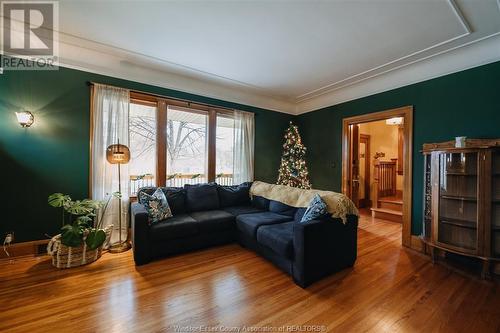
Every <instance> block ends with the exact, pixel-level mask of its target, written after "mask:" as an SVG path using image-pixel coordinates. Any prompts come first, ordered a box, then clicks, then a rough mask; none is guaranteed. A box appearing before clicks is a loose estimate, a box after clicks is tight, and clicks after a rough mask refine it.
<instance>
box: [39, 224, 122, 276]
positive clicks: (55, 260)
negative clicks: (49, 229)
mask: <svg viewBox="0 0 500 333" xmlns="http://www.w3.org/2000/svg"><path fill="white" fill-rule="evenodd" d="M112 230H113V225H110V226H107V227H106V228H104V232H105V233H106V240H105V241H104V243H103V245H101V246H99V247H98V248H97V249H95V250H88V249H87V244H86V243H85V242H83V245H80V246H79V247H69V246H66V245H64V244H62V243H61V234H59V235H56V236H54V237H52V239H51V240H50V242H49V245H47V253H48V254H49V255H50V256H52V265H53V266H54V267H57V268H71V267H78V266H82V265H86V264H90V263H91V262H94V261H96V260H97V259H99V258H100V257H101V254H102V248H103V246H104V245H105V244H107V243H108V242H109V239H110V238H111V231H112Z"/></svg>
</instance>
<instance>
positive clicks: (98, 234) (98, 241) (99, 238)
mask: <svg viewBox="0 0 500 333" xmlns="http://www.w3.org/2000/svg"><path fill="white" fill-rule="evenodd" d="M105 240H106V233H105V232H104V230H102V229H92V230H91V231H90V232H89V234H88V235H87V238H86V239H85V243H86V244H87V246H88V247H89V249H91V250H95V249H97V248H98V247H99V246H101V245H102V244H104V241H105Z"/></svg>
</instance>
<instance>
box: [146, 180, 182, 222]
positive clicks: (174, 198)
mask: <svg viewBox="0 0 500 333" xmlns="http://www.w3.org/2000/svg"><path fill="white" fill-rule="evenodd" d="M157 188H158V187H142V188H141V189H140V190H139V191H138V192H137V198H138V199H139V202H141V200H140V198H141V193H147V194H149V195H152V194H153V193H154V192H155V191H156V189H157ZM161 189H162V191H163V193H165V197H166V198H167V201H168V204H169V206H170V210H171V211H172V214H173V215H176V214H184V213H185V212H186V191H185V190H184V188H182V187H161ZM141 203H142V202H141Z"/></svg>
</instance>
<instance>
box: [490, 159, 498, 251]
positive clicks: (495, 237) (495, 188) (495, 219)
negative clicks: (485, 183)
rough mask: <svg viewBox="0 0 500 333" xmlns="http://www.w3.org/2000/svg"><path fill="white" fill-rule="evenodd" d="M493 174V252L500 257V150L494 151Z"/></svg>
mask: <svg viewBox="0 0 500 333" xmlns="http://www.w3.org/2000/svg"><path fill="white" fill-rule="evenodd" d="M491 167H492V170H491V171H492V174H491V181H492V184H491V218H492V220H491V228H492V230H491V237H492V245H491V249H492V254H493V256H494V257H500V151H498V150H497V151H493V152H492V165H491Z"/></svg>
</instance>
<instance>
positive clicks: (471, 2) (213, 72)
mask: <svg viewBox="0 0 500 333" xmlns="http://www.w3.org/2000/svg"><path fill="white" fill-rule="evenodd" d="M59 10H60V32H61V34H60V40H61V41H62V43H61V50H60V55H61V63H62V64H67V65H69V66H73V67H78V68H83V69H89V70H93V71H96V72H104V73H105V74H114V75H118V76H122V77H125V78H129V79H138V80H139V81H141V82H145V83H152V84H160V85H162V86H167V87H169V88H174V89H180V90H185V91H189V92H194V93H201V94H204V95H207V96H211V97H217V98H222V99H228V100H232V101H235V102H242V103H244V104H252V105H256V106H261V107H268V108H271V109H275V110H279V111H285V112H290V113H300V112H305V111H310V110H313V109H315V108H318V107H322V106H327V105H329V104H328V103H330V104H335V103H337V102H339V101H342V99H344V100H347V99H352V98H357V97H360V96H362V95H367V94H369V93H373V92H376V91H382V90H384V89H389V88H393V87H394V86H397V85H401V84H405V82H396V81H393V82H389V81H388V80H387V79H385V78H384V76H386V77H389V76H388V73H391V72H394V71H397V70H403V69H405V70H408V69H409V68H411V66H415V64H418V65H419V66H421V67H422V66H423V65H424V62H425V61H428V59H431V58H433V57H437V55H443V54H445V53H448V52H452V51H450V50H457V49H459V48H460V47H461V46H464V45H472V43H474V42H476V41H479V40H483V41H484V40H486V39H487V38H495V36H496V37H498V34H499V31H500V5H499V2H498V0H455V1H452V0H372V1H369V0H354V1H347V0H345V1H335V0H332V1H305V0H304V1H60V4H59ZM496 41H498V39H497V40H496ZM490 42H491V41H490ZM494 46H497V49H496V50H495V49H493V58H492V54H491V50H490V53H488V55H487V59H486V60H487V61H493V60H495V59H494V58H495V51H498V52H497V54H496V56H497V58H496V60H499V59H500V43H495V44H494ZM78 48H79V49H80V51H78ZM81 48H84V49H86V52H82V51H81ZM91 51H92V52H94V53H92V54H91V53H89V52H91ZM95 52H99V54H100V55H96V54H97V53H95ZM450 54H451V53H450ZM89 57H90V59H89ZM483 58H484V55H483ZM483 58H481V59H479V58H478V59H474V61H476V62H481V63H484V62H485V59H483ZM469 59H470V57H469ZM487 61H486V62H487ZM420 62H422V63H420ZM469 62H470V61H469ZM469 62H466V61H465V62H464V61H462V64H454V65H455V67H454V68H451V69H449V70H448V72H449V71H456V70H460V69H463V68H460V67H470V66H471V64H469ZM447 63H449V62H447ZM472 65H474V63H473V64H472ZM476 65H477V64H476ZM406 67H408V68H406ZM113 68H114V71H115V72H114V73H109V72H110V71H111V70H113ZM443 68H444V69H445V70H446V69H447V67H446V66H441V67H440V69H438V70H437V71H438V72H439V70H441V71H442V70H443ZM427 71H429V70H427ZM116 72H120V73H116ZM417 72H418V71H417ZM391 74H392V75H394V73H391ZM419 74H422V73H415V75H410V77H407V81H408V82H407V83H411V82H412V81H415V80H417V81H418V80H421V79H426V78H429V77H434V76H438V75H442V74H443V73H436V70H434V72H432V71H431V72H429V73H427V72H426V73H425V75H424V77H422V78H420V77H419ZM375 79H377V80H379V81H380V80H381V79H384V81H383V82H384V84H385V86H384V85H383V84H382V85H380V84H379V85H378V86H377V87H372V88H371V90H370V89H368V90H367V89H364V90H363V91H360V92H359V93H355V92H347V91H346V89H347V88H349V89H351V90H352V89H354V88H355V86H356V85H360V84H361V83H363V84H364V85H366V84H367V83H368V82H367V81H370V80H373V82H375ZM365 81H366V82H365ZM403 81H404V80H403ZM342 94H343V95H342ZM344 95H345V96H347V97H342V98H340V97H339V96H344ZM351 95H352V96H351ZM339 98H340V100H339Z"/></svg>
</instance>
